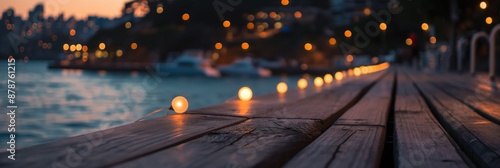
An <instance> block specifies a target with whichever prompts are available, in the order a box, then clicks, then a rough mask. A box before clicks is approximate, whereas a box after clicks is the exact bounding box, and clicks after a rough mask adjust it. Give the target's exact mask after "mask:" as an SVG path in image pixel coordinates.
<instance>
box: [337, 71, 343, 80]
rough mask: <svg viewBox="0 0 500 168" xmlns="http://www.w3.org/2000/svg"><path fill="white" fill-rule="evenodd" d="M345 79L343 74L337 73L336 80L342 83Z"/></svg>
mask: <svg viewBox="0 0 500 168" xmlns="http://www.w3.org/2000/svg"><path fill="white" fill-rule="evenodd" d="M343 78H344V74H342V72H336V73H335V80H337V81H340V80H342V79H343Z"/></svg>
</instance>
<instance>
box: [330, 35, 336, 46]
mask: <svg viewBox="0 0 500 168" xmlns="http://www.w3.org/2000/svg"><path fill="white" fill-rule="evenodd" d="M328 43H330V45H335V44H337V39H335V38H333V37H332V38H330V39H329V40H328Z"/></svg>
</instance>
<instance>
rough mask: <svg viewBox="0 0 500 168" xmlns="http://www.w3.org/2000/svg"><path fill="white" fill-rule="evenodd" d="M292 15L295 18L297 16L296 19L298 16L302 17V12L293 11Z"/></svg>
mask: <svg viewBox="0 0 500 168" xmlns="http://www.w3.org/2000/svg"><path fill="white" fill-rule="evenodd" d="M293 16H295V18H297V19H300V18H302V12H300V11H297V12H295V13H293Z"/></svg>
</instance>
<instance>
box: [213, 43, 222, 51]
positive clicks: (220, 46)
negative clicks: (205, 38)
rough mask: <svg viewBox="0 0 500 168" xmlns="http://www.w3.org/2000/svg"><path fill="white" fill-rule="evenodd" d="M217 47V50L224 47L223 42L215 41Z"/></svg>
mask: <svg viewBox="0 0 500 168" xmlns="http://www.w3.org/2000/svg"><path fill="white" fill-rule="evenodd" d="M215 49H217V50H220V49H222V43H220V42H217V43H215Z"/></svg>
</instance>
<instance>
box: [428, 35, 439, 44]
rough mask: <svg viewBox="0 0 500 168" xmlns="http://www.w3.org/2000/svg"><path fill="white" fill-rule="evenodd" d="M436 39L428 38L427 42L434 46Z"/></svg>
mask: <svg viewBox="0 0 500 168" xmlns="http://www.w3.org/2000/svg"><path fill="white" fill-rule="evenodd" d="M436 41H437V40H436V37H434V36H432V37H431V38H429V42H431V44H435V43H436Z"/></svg>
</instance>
